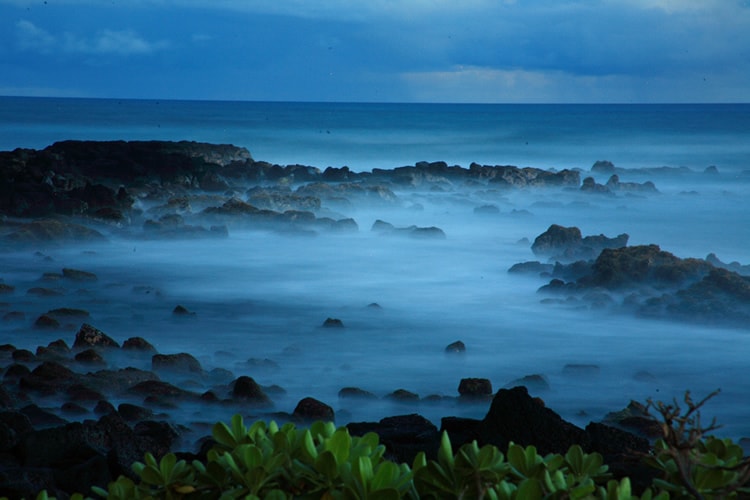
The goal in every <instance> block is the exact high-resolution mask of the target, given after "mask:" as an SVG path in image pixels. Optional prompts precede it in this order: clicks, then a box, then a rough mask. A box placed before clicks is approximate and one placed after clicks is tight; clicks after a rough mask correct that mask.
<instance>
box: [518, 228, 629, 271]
mask: <svg viewBox="0 0 750 500" xmlns="http://www.w3.org/2000/svg"><path fill="white" fill-rule="evenodd" d="M628 238H629V236H628V235H627V234H620V235H619V236H617V237H615V238H608V237H606V236H604V235H603V234H600V235H598V236H586V237H585V238H584V237H583V236H582V235H581V230H580V229H578V228H577V227H563V226H560V225H557V224H552V225H551V226H550V227H549V228H548V229H547V230H546V231H545V232H544V233H542V234H540V235H539V236H537V237H536V239H535V240H534V243H533V244H532V245H531V250H532V251H533V252H534V253H535V254H536V255H547V256H550V257H551V258H553V259H555V260H563V261H567V262H571V261H575V260H581V259H594V258H596V256H597V255H599V253H600V252H602V251H603V250H605V249H608V248H620V247H624V246H626V245H627V244H628Z"/></svg>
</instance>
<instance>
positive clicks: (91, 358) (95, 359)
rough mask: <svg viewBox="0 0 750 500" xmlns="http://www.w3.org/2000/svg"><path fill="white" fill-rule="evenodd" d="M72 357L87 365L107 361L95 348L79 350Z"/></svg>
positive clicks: (103, 363) (100, 363) (101, 363)
mask: <svg viewBox="0 0 750 500" xmlns="http://www.w3.org/2000/svg"><path fill="white" fill-rule="evenodd" d="M74 359H75V360H76V361H78V362H79V363H83V364H87V365H106V364H107V362H106V361H105V360H104V356H102V355H101V354H100V353H99V352H98V351H97V350H96V349H86V350H84V351H81V352H79V353H77V354H76V355H75V357H74Z"/></svg>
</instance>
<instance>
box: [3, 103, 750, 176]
mask: <svg viewBox="0 0 750 500" xmlns="http://www.w3.org/2000/svg"><path fill="white" fill-rule="evenodd" d="M65 139H90V140H119V139H122V140H152V139H158V140H193V141H202V142H212V143H230V144H235V145H238V146H244V147H246V148H247V149H248V150H250V152H251V153H252V155H253V157H254V158H255V159H257V160H265V161H269V162H272V163H278V164H282V165H286V164H295V163H299V164H305V165H313V166H317V167H321V168H325V167H327V166H335V167H341V166H344V165H346V166H349V167H350V168H351V169H352V170H355V171H366V170H370V169H372V168H394V167H399V166H403V165H413V164H414V163H416V162H417V161H421V160H427V161H437V160H443V161H446V162H448V163H449V164H457V165H461V166H464V167H468V166H469V165H470V164H471V163H472V162H477V163H481V164H488V165H516V166H520V167H526V166H531V167H538V168H557V169H563V168H583V169H589V168H590V167H591V165H592V164H593V162H594V161H596V160H610V161H612V162H614V164H615V165H616V166H618V167H623V168H636V167H660V166H672V167H677V166H685V167H689V168H691V169H695V170H703V169H705V168H706V167H708V166H711V165H715V166H717V167H718V168H719V170H720V171H721V172H737V173H739V172H744V171H746V170H750V104H667V105H661V104H656V105H653V104H645V105H641V104H636V105H630V104H622V105H613V104H606V105H579V104H561V105H556V104H549V105H547V104H519V105H515V104H487V105H485V104H375V103H368V104H358V103H285V102H220V101H169V100H121V99H71V98H25V97H0V150H3V151H6V150H12V149H15V148H18V147H23V148H34V149H40V148H44V147H46V146H48V145H50V144H52V143H53V142H55V141H60V140H65Z"/></svg>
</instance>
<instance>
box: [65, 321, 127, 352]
mask: <svg viewBox="0 0 750 500" xmlns="http://www.w3.org/2000/svg"><path fill="white" fill-rule="evenodd" d="M89 347H111V348H119V347H120V344H118V343H117V342H116V341H115V340H113V339H112V338H111V337H110V336H109V335H107V334H106V333H104V332H103V331H101V330H99V329H97V328H94V327H93V326H91V325H89V324H88V323H84V324H83V325H81V328H80V329H79V330H78V333H76V338H75V341H74V342H73V348H74V349H87V348H89Z"/></svg>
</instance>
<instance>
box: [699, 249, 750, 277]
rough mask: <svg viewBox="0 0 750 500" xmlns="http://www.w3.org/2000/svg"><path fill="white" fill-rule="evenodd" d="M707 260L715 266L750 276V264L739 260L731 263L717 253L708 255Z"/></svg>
mask: <svg viewBox="0 0 750 500" xmlns="http://www.w3.org/2000/svg"><path fill="white" fill-rule="evenodd" d="M706 262H708V263H709V264H711V265H712V266H714V267H721V268H723V269H726V270H727V271H733V272H735V273H737V274H741V275H743V276H750V265H742V264H740V263H739V262H737V261H733V262H730V263H726V262H722V261H721V260H720V259H719V258H718V257H717V256H716V254H715V253H710V254H708V255H707V256H706Z"/></svg>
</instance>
